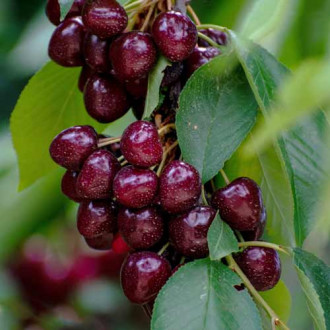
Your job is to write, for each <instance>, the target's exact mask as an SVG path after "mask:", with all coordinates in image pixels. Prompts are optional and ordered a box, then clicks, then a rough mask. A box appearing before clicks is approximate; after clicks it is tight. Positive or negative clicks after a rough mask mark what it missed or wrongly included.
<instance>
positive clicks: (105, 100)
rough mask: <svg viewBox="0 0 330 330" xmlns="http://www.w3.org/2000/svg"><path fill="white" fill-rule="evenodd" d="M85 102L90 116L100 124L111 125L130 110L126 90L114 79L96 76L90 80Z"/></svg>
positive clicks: (86, 87) (85, 92) (85, 91)
mask: <svg viewBox="0 0 330 330" xmlns="http://www.w3.org/2000/svg"><path fill="white" fill-rule="evenodd" d="M84 101H85V106H86V109H87V112H88V113H89V115H90V116H91V117H92V118H94V119H96V120H97V121H99V122H100V123H111V122H113V121H115V120H116V119H118V118H120V117H122V116H123V115H124V114H125V113H126V112H127V111H128V110H129V108H130V102H129V100H128V97H127V93H126V91H125V90H124V88H123V87H122V86H121V85H120V84H118V82H117V81H115V80H114V79H113V78H110V77H103V76H100V75H98V74H94V75H93V76H92V77H90V78H89V80H88V82H87V84H86V86H85V90H84Z"/></svg>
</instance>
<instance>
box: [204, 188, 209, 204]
mask: <svg viewBox="0 0 330 330" xmlns="http://www.w3.org/2000/svg"><path fill="white" fill-rule="evenodd" d="M202 199H203V203H204V204H205V205H209V203H208V202H207V199H206V196H205V188H204V185H202Z"/></svg>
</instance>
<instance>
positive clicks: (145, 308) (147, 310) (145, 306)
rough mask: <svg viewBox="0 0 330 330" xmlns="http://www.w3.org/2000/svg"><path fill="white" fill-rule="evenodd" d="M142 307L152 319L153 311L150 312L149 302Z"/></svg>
mask: <svg viewBox="0 0 330 330" xmlns="http://www.w3.org/2000/svg"><path fill="white" fill-rule="evenodd" d="M141 307H142V309H143V310H144V312H145V314H146V315H147V316H148V318H149V319H150V320H151V313H150V310H149V308H148V306H147V304H145V305H142V306H141Z"/></svg>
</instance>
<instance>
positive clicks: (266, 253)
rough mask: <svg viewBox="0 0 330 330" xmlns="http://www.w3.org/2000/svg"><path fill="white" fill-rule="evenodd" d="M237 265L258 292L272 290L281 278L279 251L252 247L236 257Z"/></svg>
mask: <svg viewBox="0 0 330 330" xmlns="http://www.w3.org/2000/svg"><path fill="white" fill-rule="evenodd" d="M234 258H235V260H236V262H237V264H238V265H239V266H240V268H241V269H242V271H243V272H244V274H245V275H246V276H247V278H248V279H249V280H250V282H251V283H252V285H253V286H254V287H255V288H256V290H258V291H266V290H270V289H272V288H273V287H274V286H275V285H276V284H277V282H278V281H279V279H280V277H281V261H280V257H279V255H278V253H277V251H275V250H273V249H270V248H265V247H259V246H252V247H248V248H247V249H245V250H244V251H243V252H241V253H237V254H236V255H235V256H234Z"/></svg>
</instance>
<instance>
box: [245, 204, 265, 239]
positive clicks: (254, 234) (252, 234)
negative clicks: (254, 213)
mask: <svg viewBox="0 0 330 330" xmlns="http://www.w3.org/2000/svg"><path fill="white" fill-rule="evenodd" d="M266 220H267V212H266V209H265V208H263V211H262V216H261V218H260V222H259V223H258V225H257V227H255V228H254V229H253V230H250V231H242V232H241V234H242V236H243V238H244V240H245V241H257V240H259V239H260V238H261V236H262V235H263V233H264V231H265V227H266Z"/></svg>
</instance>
